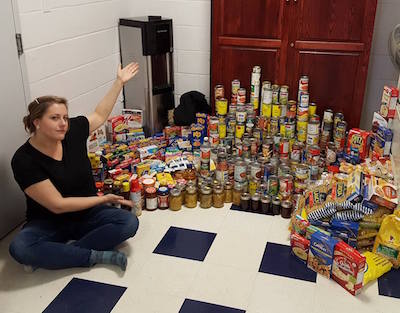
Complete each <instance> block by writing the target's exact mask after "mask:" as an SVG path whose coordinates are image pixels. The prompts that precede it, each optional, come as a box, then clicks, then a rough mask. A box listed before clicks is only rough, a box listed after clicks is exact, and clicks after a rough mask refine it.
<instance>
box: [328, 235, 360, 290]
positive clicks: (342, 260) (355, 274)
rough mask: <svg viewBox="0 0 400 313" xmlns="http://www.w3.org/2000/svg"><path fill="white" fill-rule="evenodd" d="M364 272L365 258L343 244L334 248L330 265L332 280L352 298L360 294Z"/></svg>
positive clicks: (340, 243)
mask: <svg viewBox="0 0 400 313" xmlns="http://www.w3.org/2000/svg"><path fill="white" fill-rule="evenodd" d="M364 270H365V256H363V255H361V254H360V253H359V252H358V251H357V250H355V249H354V248H352V247H350V246H349V245H348V244H346V243H345V242H343V241H341V242H339V243H338V244H337V245H336V247H335V252H334V256H333V264H332V279H333V280H335V281H336V282H337V283H338V284H339V285H340V286H342V287H343V288H344V289H346V290H347V291H348V292H350V293H351V294H352V295H353V296H355V295H357V294H359V293H360V292H361V288H362V286H363V278H364Z"/></svg>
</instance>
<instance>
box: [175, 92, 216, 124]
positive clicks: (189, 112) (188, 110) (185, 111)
mask: <svg viewBox="0 0 400 313" xmlns="http://www.w3.org/2000/svg"><path fill="white" fill-rule="evenodd" d="M197 112H201V113H207V114H210V113H211V107H210V106H209V105H208V103H207V100H206V98H205V96H204V95H203V94H202V93H201V92H198V91H189V92H186V93H184V94H183V95H182V96H181V98H180V100H179V105H178V107H177V108H175V110H174V122H175V125H177V126H189V125H190V124H192V123H195V121H196V113H197Z"/></svg>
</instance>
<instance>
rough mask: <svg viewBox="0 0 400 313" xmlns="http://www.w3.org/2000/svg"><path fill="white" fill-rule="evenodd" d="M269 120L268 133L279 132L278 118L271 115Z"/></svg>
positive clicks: (274, 133)
mask: <svg viewBox="0 0 400 313" xmlns="http://www.w3.org/2000/svg"><path fill="white" fill-rule="evenodd" d="M270 122H271V124H270V133H271V135H276V134H277V133H278V132H279V119H278V118H277V117H271V120H270Z"/></svg>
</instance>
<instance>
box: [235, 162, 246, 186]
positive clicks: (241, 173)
mask: <svg viewBox="0 0 400 313" xmlns="http://www.w3.org/2000/svg"><path fill="white" fill-rule="evenodd" d="M246 171H247V168H246V166H241V165H235V172H234V178H235V181H238V182H243V181H245V180H246V178H247V172H246Z"/></svg>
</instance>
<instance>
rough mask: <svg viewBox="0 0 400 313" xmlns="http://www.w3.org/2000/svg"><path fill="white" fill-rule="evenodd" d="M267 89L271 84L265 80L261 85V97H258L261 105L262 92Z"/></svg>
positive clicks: (262, 99)
mask: <svg viewBox="0 0 400 313" xmlns="http://www.w3.org/2000/svg"><path fill="white" fill-rule="evenodd" d="M267 88H271V82H269V81H267V80H264V81H263V82H262V84H261V97H260V99H261V104H262V103H263V101H264V91H265V89H267Z"/></svg>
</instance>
